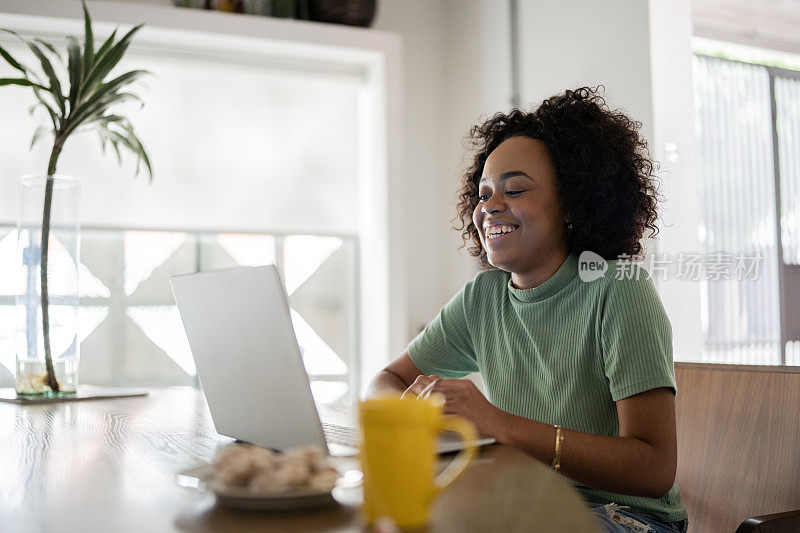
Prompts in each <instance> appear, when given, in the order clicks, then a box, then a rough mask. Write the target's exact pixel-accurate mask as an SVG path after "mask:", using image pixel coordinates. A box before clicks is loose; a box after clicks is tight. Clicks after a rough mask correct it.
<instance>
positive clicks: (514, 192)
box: [506, 191, 525, 196]
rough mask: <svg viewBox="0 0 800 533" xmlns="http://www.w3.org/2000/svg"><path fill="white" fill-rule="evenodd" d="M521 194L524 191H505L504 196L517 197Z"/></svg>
mask: <svg viewBox="0 0 800 533" xmlns="http://www.w3.org/2000/svg"><path fill="white" fill-rule="evenodd" d="M523 192H525V191H506V194H507V195H509V196H517V195H519V194H522V193H523Z"/></svg>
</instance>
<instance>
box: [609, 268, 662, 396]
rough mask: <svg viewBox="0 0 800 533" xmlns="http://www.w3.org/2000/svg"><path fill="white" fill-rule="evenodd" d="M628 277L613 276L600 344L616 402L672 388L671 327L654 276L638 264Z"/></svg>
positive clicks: (612, 394)
mask: <svg viewBox="0 0 800 533" xmlns="http://www.w3.org/2000/svg"><path fill="white" fill-rule="evenodd" d="M636 273H637V275H636V276H634V277H633V278H631V279H613V280H611V281H610V283H609V285H608V288H607V290H606V292H605V298H604V302H603V305H602V317H601V327H600V337H601V338H600V343H601V346H602V351H603V363H604V367H605V374H606V377H607V378H608V381H609V388H610V391H611V397H612V399H613V400H614V401H618V400H621V399H623V398H627V397H628V396H633V395H634V394H639V393H640V392H644V391H647V390H651V389H656V388H660V387H669V388H671V389H672V391H673V393H674V392H675V390H676V389H675V366H674V363H673V360H672V327H671V326H670V323H669V318H667V313H666V311H665V310H664V306H663V305H662V303H661V299H660V298H659V296H658V292H657V291H656V288H655V286H654V285H653V282H652V280H651V279H650V277H649V276H648V275H647V273H646V271H645V270H643V269H640V268H638V267H637V268H636Z"/></svg>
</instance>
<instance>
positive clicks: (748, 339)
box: [694, 43, 800, 366]
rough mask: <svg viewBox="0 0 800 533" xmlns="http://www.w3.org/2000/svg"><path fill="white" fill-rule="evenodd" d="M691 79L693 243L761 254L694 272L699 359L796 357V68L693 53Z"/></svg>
mask: <svg viewBox="0 0 800 533" xmlns="http://www.w3.org/2000/svg"><path fill="white" fill-rule="evenodd" d="M708 46H709V45H708V44H707V43H705V44H704V47H705V48H706V49H707V48H708ZM694 83H695V105H696V109H697V122H696V128H697V142H698V153H697V155H698V183H699V191H698V192H699V197H700V198H699V199H700V227H699V236H700V242H701V244H702V246H703V252H704V253H705V254H715V253H742V252H744V253H747V254H750V255H754V256H758V257H759V258H760V259H761V261H760V264H759V272H758V275H757V276H754V279H720V280H709V279H705V280H703V282H702V283H703V286H702V288H701V295H702V300H701V313H702V320H703V332H704V350H703V360H704V361H707V362H724V363H737V364H762V365H791V366H800V313H799V312H798V309H797V301H798V297H800V294H799V292H800V289H799V288H800V266H798V263H799V262H800V254H799V253H798V252H799V250H800V155H799V154H800V72H797V71H795V70H790V69H785V68H779V67H775V66H771V65H762V64H756V63H750V62H745V61H739V60H733V59H730V58H727V57H712V56H710V55H707V54H706V53H698V54H696V55H695V58H694Z"/></svg>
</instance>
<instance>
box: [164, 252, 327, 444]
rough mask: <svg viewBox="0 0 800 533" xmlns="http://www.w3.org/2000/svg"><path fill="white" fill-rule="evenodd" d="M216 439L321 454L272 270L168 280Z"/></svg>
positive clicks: (317, 429)
mask: <svg viewBox="0 0 800 533" xmlns="http://www.w3.org/2000/svg"><path fill="white" fill-rule="evenodd" d="M170 285H171V286H172V292H173V294H174V296H175V302H176V303H177V304H178V310H179V311H180V315H181V320H182V321H183V327H184V329H185V330H186V337H187V338H188V340H189V347H190V348H191V350H192V356H193V357H194V361H195V365H196V367H197V372H198V375H199V377H200V382H201V384H202V386H203V392H204V393H205V396H206V400H207V401H208V408H209V410H210V411H211V418H212V420H213V421H214V426H215V428H216V430H217V432H218V433H221V434H223V435H227V436H229V437H233V438H236V439H239V440H243V441H246V442H251V443H253V444H257V445H259V446H265V447H268V448H272V449H276V450H285V449H287V448H291V447H294V446H301V445H308V444H316V445H319V446H322V447H323V449H325V437H324V434H323V431H322V426H321V424H320V421H319V415H318V414H317V409H316V406H315V405H314V399H313V397H312V395H311V388H310V384H309V381H308V374H306V370H305V367H304V366H303V361H302V358H301V355H300V350H299V348H298V345H297V339H296V338H295V335H294V329H293V327H292V322H291V316H290V314H289V304H288V298H287V296H286V291H285V289H284V287H283V283H281V279H280V275H279V274H278V270H277V269H276V268H275V266H274V265H268V266H263V267H246V268H237V269H233V270H225V271H218V272H201V273H198V274H189V275H185V276H174V277H172V278H171V279H170Z"/></svg>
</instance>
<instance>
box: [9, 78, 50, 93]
mask: <svg viewBox="0 0 800 533" xmlns="http://www.w3.org/2000/svg"><path fill="white" fill-rule="evenodd" d="M3 85H19V86H20V87H38V88H39V89H42V90H44V91H48V90H49V89H48V88H47V87H45V86H44V85H39V84H38V83H34V82H32V81H31V80H29V79H28V78H0V87H2V86H3Z"/></svg>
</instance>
